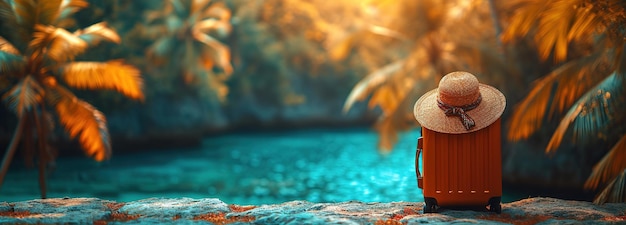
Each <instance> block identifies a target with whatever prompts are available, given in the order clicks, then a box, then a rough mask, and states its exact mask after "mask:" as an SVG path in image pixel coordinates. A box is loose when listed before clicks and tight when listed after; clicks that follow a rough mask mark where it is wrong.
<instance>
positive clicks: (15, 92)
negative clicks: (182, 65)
mask: <svg viewBox="0 0 626 225" xmlns="http://www.w3.org/2000/svg"><path fill="white" fill-rule="evenodd" d="M87 6H88V3H87V2H86V1H84V0H0V17H1V18H2V21H3V23H4V25H5V26H6V27H9V28H10V29H12V31H15V32H13V33H12V34H13V35H12V36H10V37H12V39H10V38H9V37H7V38H3V37H0V82H1V83H3V84H4V85H6V87H8V88H6V89H2V92H3V95H2V99H3V101H4V102H5V103H6V104H7V106H8V108H9V109H10V110H11V111H13V112H14V113H15V114H16V116H17V118H18V122H17V127H16V128H15V132H14V134H13V138H12V139H11V142H10V144H9V146H8V148H7V150H6V153H5V156H4V158H3V161H2V165H1V166H2V168H1V171H0V185H1V184H2V181H3V180H4V176H5V175H6V173H7V170H8V167H9V164H10V162H11V160H12V158H13V155H14V153H15V151H16V149H17V146H18V142H19V141H20V140H22V141H23V142H22V145H23V147H24V150H25V151H26V153H27V155H29V154H33V153H34V152H35V151H34V149H37V153H36V156H37V161H38V167H39V185H40V190H41V197H42V198H45V197H46V184H45V173H46V172H45V170H46V166H47V164H48V163H50V162H51V161H52V160H53V155H52V154H51V153H50V146H48V142H47V141H48V139H49V133H50V132H51V129H52V125H51V123H52V121H53V120H52V119H51V118H52V116H51V115H52V114H56V115H57V116H58V119H59V121H60V123H61V125H63V127H64V128H65V130H66V131H67V132H68V134H69V137H70V138H78V143H79V144H80V146H81V148H82V149H83V150H84V152H85V153H86V154H87V155H88V156H90V157H92V158H94V159H95V160H96V161H103V160H106V159H108V158H109V157H110V156H111V143H110V140H109V133H108V129H107V126H106V118H105V116H104V115H103V114H102V113H101V112H100V111H98V110H97V109H96V108H94V107H93V106H92V105H90V104H89V103H87V102H85V101H83V100H81V99H79V98H77V97H76V96H75V95H74V94H73V93H72V92H71V91H70V90H69V89H67V88H66V87H64V84H65V85H68V86H70V87H74V88H78V89H109V90H116V91H118V92H120V93H122V94H124V95H125V96H127V97H129V98H131V99H137V100H142V99H143V93H142V90H141V88H142V80H141V77H140V75H139V71H138V70H137V69H136V68H134V67H133V66H130V65H126V64H124V63H123V62H122V61H120V60H112V61H108V62H76V61H74V59H75V57H76V56H77V55H79V54H81V53H83V52H84V51H85V50H86V49H87V48H88V47H90V46H94V45H96V44H98V43H99V42H101V41H110V42H115V43H119V40H120V38H119V36H118V35H117V33H116V32H115V31H113V30H111V29H110V28H108V27H107V25H106V23H97V24H94V25H91V26H89V27H87V28H85V29H81V30H77V31H75V32H69V31H67V30H66V29H64V28H62V26H66V25H70V24H73V21H72V20H71V18H70V16H71V15H72V14H73V13H75V12H76V11H78V10H80V9H82V8H85V7H87ZM9 40H13V42H10V41H9ZM51 111H54V112H55V113H52V112H51ZM35 141H36V142H35ZM31 143H36V145H37V146H32V144H31ZM31 157H32V155H31Z"/></svg>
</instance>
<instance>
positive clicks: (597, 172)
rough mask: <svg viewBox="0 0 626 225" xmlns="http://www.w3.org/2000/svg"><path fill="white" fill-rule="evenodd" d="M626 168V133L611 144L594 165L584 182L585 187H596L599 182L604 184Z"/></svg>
mask: <svg viewBox="0 0 626 225" xmlns="http://www.w3.org/2000/svg"><path fill="white" fill-rule="evenodd" d="M625 168H626V135H623V136H622V138H621V139H620V140H619V141H618V142H617V144H615V146H613V148H612V149H611V151H609V153H607V154H606V155H605V156H604V157H603V158H602V160H600V162H598V163H597V164H596V165H595V166H594V167H593V171H592V172H591V175H589V178H588V179H587V181H586V182H585V188H587V189H596V188H597V187H598V185H599V184H604V183H606V182H608V181H609V180H611V179H613V178H614V177H617V175H619V174H620V173H621V172H622V170H624V169H625Z"/></svg>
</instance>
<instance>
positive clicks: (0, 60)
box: [0, 51, 25, 73]
mask: <svg viewBox="0 0 626 225" xmlns="http://www.w3.org/2000/svg"><path fill="white" fill-rule="evenodd" d="M24 63H25V60H24V57H22V56H20V55H15V54H11V53H8V52H4V51H0V73H8V72H10V71H15V70H18V69H20V68H23V65H24Z"/></svg>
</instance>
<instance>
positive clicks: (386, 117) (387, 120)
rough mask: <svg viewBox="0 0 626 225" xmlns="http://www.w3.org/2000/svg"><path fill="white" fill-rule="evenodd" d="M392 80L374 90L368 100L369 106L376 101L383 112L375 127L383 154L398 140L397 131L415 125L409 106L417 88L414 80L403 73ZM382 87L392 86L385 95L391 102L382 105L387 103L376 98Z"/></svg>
mask: <svg viewBox="0 0 626 225" xmlns="http://www.w3.org/2000/svg"><path fill="white" fill-rule="evenodd" d="M392 82H393V85H385V86H382V87H381V88H379V89H378V90H376V93H374V95H373V96H372V99H371V100H370V102H369V104H370V107H372V106H373V104H372V102H377V103H376V104H377V105H379V106H380V107H381V109H383V112H384V113H383V115H381V116H380V117H379V118H378V121H376V124H375V128H376V131H377V132H378V136H379V140H378V149H379V150H380V151H381V152H382V153H385V154H386V153H389V152H391V150H392V149H393V146H394V145H395V143H396V142H397V140H398V132H400V131H403V130H408V129H409V128H411V127H413V126H415V119H414V117H413V113H412V107H411V106H412V104H414V103H415V101H414V100H415V99H414V98H411V97H412V96H415V95H414V94H415V91H416V90H417V89H418V88H416V87H417V85H415V80H413V78H412V77H408V76H406V75H405V76H401V77H400V79H396V80H394V81H392ZM383 87H390V88H393V91H389V93H388V94H390V95H387V96H385V97H388V99H387V100H388V101H389V102H392V104H389V105H383V104H387V103H383V101H384V100H383V99H376V96H377V95H378V93H380V92H381V90H382V88H383Z"/></svg>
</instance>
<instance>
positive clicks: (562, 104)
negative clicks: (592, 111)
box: [508, 52, 608, 140]
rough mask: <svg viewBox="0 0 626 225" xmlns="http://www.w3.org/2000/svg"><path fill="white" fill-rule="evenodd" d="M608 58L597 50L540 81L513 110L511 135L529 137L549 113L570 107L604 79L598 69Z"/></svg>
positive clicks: (513, 138)
mask: <svg viewBox="0 0 626 225" xmlns="http://www.w3.org/2000/svg"><path fill="white" fill-rule="evenodd" d="M607 60H608V59H607V58H606V56H605V53H604V52H596V53H595V54H592V55H590V56H587V57H582V58H580V59H576V60H572V61H570V62H568V63H565V64H563V65H561V66H560V67H558V68H557V69H555V70H554V71H552V72H551V73H549V74H548V75H546V76H544V77H543V78H541V79H540V80H538V81H536V83H535V84H534V85H533V88H532V89H531V91H530V92H529V93H528V95H527V96H526V98H524V100H522V102H521V103H519V104H518V105H517V106H516V108H515V111H514V112H513V116H512V117H511V120H510V121H511V124H510V125H511V126H510V128H509V132H508V138H509V139H510V140H520V139H524V138H527V137H529V136H530V135H531V134H533V133H534V132H535V131H536V130H537V129H539V127H541V124H542V122H543V120H544V118H545V117H546V115H548V116H552V115H555V114H556V113H558V112H562V111H563V110H565V108H567V107H569V106H570V105H571V104H572V103H573V102H574V101H575V100H576V99H577V98H578V97H579V96H580V95H582V94H583V93H584V92H585V91H587V90H589V88H590V87H592V86H593V85H596V84H597V83H598V82H599V81H600V80H601V79H603V78H604V77H603V76H599V75H598V74H597V72H598V71H599V70H600V68H601V67H603V66H606V64H607ZM552 93H554V95H553V94H552ZM550 100H552V102H550ZM548 109H549V111H548Z"/></svg>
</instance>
